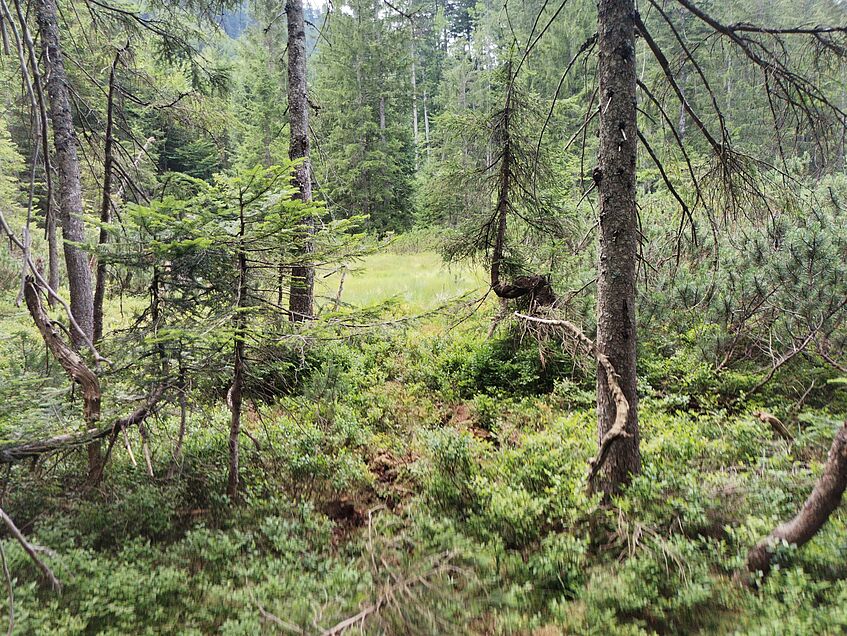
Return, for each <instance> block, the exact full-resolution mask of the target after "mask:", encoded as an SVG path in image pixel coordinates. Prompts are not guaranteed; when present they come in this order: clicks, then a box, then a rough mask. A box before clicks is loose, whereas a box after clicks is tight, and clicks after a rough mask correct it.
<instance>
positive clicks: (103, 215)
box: [94, 51, 121, 342]
mask: <svg viewBox="0 0 847 636" xmlns="http://www.w3.org/2000/svg"><path fill="white" fill-rule="evenodd" d="M120 55H121V52H120V51H118V53H117V54H116V55H115V60H114V62H112V70H111V71H110V73H109V93H108V96H107V100H106V140H105V142H104V144H103V198H102V200H101V202H100V236H99V238H98V241H97V244H98V245H99V246H100V247H102V246H103V245H105V244H106V243H107V242H108V240H109V232H108V230H107V229H106V224H108V223H109V222H110V221H111V220H112V164H113V162H114V157H113V150H112V149H113V146H114V137H113V134H112V130H113V126H114V112H115V68H116V67H117V65H118V60H120ZM105 297H106V263H105V262H104V261H103V259H102V258H100V257H99V256H98V258H97V276H96V278H95V283H94V342H98V341H99V340H100V339H101V338H102V337H103V300H104V299H105Z"/></svg>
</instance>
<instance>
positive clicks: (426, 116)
mask: <svg viewBox="0 0 847 636" xmlns="http://www.w3.org/2000/svg"><path fill="white" fill-rule="evenodd" d="M423 111H424V144H425V145H426V155H427V157H428V156H429V108H428V107H427V99H426V90H424V94H423Z"/></svg>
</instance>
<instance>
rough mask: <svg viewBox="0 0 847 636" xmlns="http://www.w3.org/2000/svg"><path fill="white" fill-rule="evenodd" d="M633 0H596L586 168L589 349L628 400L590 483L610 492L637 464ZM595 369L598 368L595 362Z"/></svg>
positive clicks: (603, 410)
mask: <svg viewBox="0 0 847 636" xmlns="http://www.w3.org/2000/svg"><path fill="white" fill-rule="evenodd" d="M634 16H635V3H634V1H633V0H600V1H599V3H598V21H597V30H598V49H599V62H598V75H599V93H600V103H601V109H600V148H599V157H598V165H597V168H596V170H595V173H594V178H595V181H596V182H597V185H598V188H599V193H600V246H599V251H600V256H599V265H598V278H597V351H598V354H602V355H604V356H606V357H607V359H608V360H609V362H610V363H611V365H612V366H613V367H614V369H615V371H616V372H617V374H618V376H619V384H620V388H621V391H622V392H623V397H624V398H625V399H626V401H627V403H628V404H629V407H630V408H629V412H628V414H627V422H626V433H627V434H626V435H625V436H619V437H618V438H617V439H616V441H615V443H614V446H613V447H612V448H610V449H609V455H608V458H607V459H606V461H605V462H604V464H603V469H602V471H601V473H600V474H599V475H598V483H597V484H596V486H595V487H596V488H597V490H598V491H600V492H603V493H605V494H606V495H609V494H612V493H615V492H617V491H618V490H619V489H620V487H621V486H622V485H624V484H626V483H627V482H628V481H629V479H630V477H631V476H632V475H633V474H635V473H638V472H639V471H640V469H641V455H640V452H639V435H638V416H637V395H636V350H635V337H636V334H635V283H636V254H637V249H638V223H637V216H636V207H635V196H636V194H635V150H636V139H637V136H638V135H637V129H636V102H635V87H636V67H635V24H634ZM601 371H602V370H601ZM612 395H613V394H612V391H611V390H610V387H609V384H608V379H607V375H606V373H605V372H599V373H598V374H597V414H598V424H599V439H600V440H601V443H602V440H603V439H604V438H606V436H607V435H608V433H609V432H610V431H611V430H613V429H614V426H615V418H616V405H615V400H614V399H613V398H612Z"/></svg>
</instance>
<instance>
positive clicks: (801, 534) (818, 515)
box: [747, 422, 847, 576]
mask: <svg viewBox="0 0 847 636" xmlns="http://www.w3.org/2000/svg"><path fill="white" fill-rule="evenodd" d="M845 488H847V422H844V424H843V425H842V426H841V428H840V429H839V430H838V432H837V433H836V434H835V438H834V439H833V440H832V447H831V448H830V449H829V455H827V459H826V464H825V465H824V469H823V473H821V476H820V477H819V478H818V481H817V483H816V484H815V487H814V489H813V490H812V493H811V494H810V495H809V498H808V499H806V502H805V503H804V504H803V507H802V508H801V509H800V511H799V512H798V513H797V515H796V516H795V517H794V518H793V519H791V520H790V521H786V522H785V523H783V524H780V525H779V526H777V527H776V528H775V529H774V531H773V532H771V533H770V534H769V535H768V536H767V537H765V538H764V539H763V540H762V541H760V542H759V543H758V544H757V545H756V546H755V547H754V548H753V549H752V550H750V552H749V553H748V554H747V571H748V572H750V573H751V574H752V573H755V572H762V574H763V575H765V576H766V575H767V574H768V572H770V569H771V560H772V559H773V548H774V547H775V546H776V545H778V544H780V543H787V544H791V545H795V546H797V547H800V546H802V545H804V544H805V543H807V542H808V541H809V540H810V539H811V538H812V537H814V536H815V535H816V534H817V532H818V530H820V529H821V528H822V527H823V525H824V524H825V523H826V521H827V519H829V516H830V515H831V514H832V512H833V511H834V510H835V509H836V508H837V507H838V505H839V504H840V503H841V497H842V495H843V494H844V489H845Z"/></svg>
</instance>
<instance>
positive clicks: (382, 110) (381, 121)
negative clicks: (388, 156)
mask: <svg viewBox="0 0 847 636" xmlns="http://www.w3.org/2000/svg"><path fill="white" fill-rule="evenodd" d="M379 139H380V141H382V142H383V143H385V95H380V96H379Z"/></svg>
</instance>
